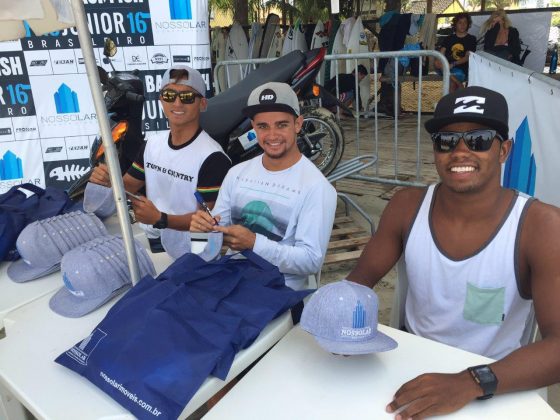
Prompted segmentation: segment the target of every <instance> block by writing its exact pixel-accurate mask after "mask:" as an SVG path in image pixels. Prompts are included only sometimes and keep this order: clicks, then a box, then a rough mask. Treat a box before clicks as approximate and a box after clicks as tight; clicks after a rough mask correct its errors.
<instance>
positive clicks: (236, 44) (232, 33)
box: [225, 22, 249, 88]
mask: <svg viewBox="0 0 560 420" xmlns="http://www.w3.org/2000/svg"><path fill="white" fill-rule="evenodd" d="M248 57H249V43H248V42H247V37H246V36H245V31H243V28H242V27H241V25H240V24H239V23H237V22H235V23H234V24H233V25H232V26H231V29H230V30H229V34H228V37H227V40H226V57H225V60H227V61H232V60H244V59H247V58H248ZM246 66H247V65H242V66H240V65H231V66H228V67H227V69H226V83H227V87H228V88H229V87H232V86H233V85H235V84H236V83H238V82H239V81H240V80H241V79H242V78H243V76H244V74H245V68H246Z"/></svg>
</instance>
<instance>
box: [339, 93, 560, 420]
mask: <svg viewBox="0 0 560 420" xmlns="http://www.w3.org/2000/svg"><path fill="white" fill-rule="evenodd" d="M426 129H427V130H428V132H430V133H431V137H432V141H433V147H434V158H435V164H436V168H437V171H438V174H439V176H440V178H441V182H440V183H439V184H437V185H435V186H434V185H433V186H430V187H428V188H408V189H403V190H401V191H399V192H398V193H397V194H395V196H394V197H393V199H392V200H391V202H390V203H389V204H388V205H387V208H386V209H385V211H384V212H383V215H382V216H381V221H380V223H379V228H378V230H377V232H376V233H375V235H374V236H373V237H372V238H371V240H370V242H369V243H368V245H367V247H366V248H365V249H364V252H363V253H362V256H361V257H360V259H359V261H358V264H357V266H356V267H355V268H354V270H353V271H352V272H351V273H350V275H349V276H348V279H349V280H352V281H355V282H357V283H361V284H364V285H367V286H369V287H372V286H373V285H375V284H376V283H377V282H378V281H379V280H380V279H381V278H382V277H383V276H384V275H385V274H386V273H387V272H388V271H389V270H390V269H391V268H392V267H393V266H394V265H395V263H396V262H397V261H398V259H399V258H400V256H401V255H402V254H404V258H405V262H406V272H407V276H408V280H409V286H408V293H407V297H406V306H405V322H404V327H405V328H406V329H407V330H408V331H409V332H411V333H414V334H417V335H420V336H422V337H426V338H430V339H433V340H436V341H439V342H443V343H446V344H449V345H452V346H455V347H460V348H463V349H465V350H468V351H471V352H474V353H478V354H482V355H485V356H487V357H491V358H493V359H497V360H498V361H497V362H495V363H492V364H489V365H483V366H475V367H469V368H466V369H465V370H464V371H462V372H459V373H455V374H436V373H431V374H425V375H422V376H419V377H417V378H415V379H413V380H411V381H409V382H407V383H406V384H404V385H403V386H401V388H400V389H399V390H397V392H396V394H395V396H394V399H393V401H391V402H390V403H389V405H388V406H387V411H389V412H395V411H397V410H399V409H401V408H403V407H405V409H404V410H403V411H401V412H400V413H399V414H397V415H396V418H399V419H405V418H424V417H427V416H433V415H439V414H445V413H449V412H453V411H455V410H458V409H459V408H461V407H462V406H464V405H465V404H467V403H468V402H469V401H472V400H474V399H476V398H479V399H486V398H490V397H492V395H493V394H495V393H505V392H509V391H518V390H523V389H533V388H539V387H543V386H547V385H550V384H553V383H556V382H559V381H560V357H558V355H559V354H560V265H559V264H558V259H559V257H560V241H558V238H559V237H560V210H559V209H558V208H556V207H553V206H550V205H547V204H544V203H541V202H539V201H537V200H533V199H531V198H529V197H527V196H525V195H523V194H520V193H518V192H517V191H514V190H511V189H506V188H503V187H501V185H500V179H501V165H502V164H503V163H504V162H505V161H506V159H507V157H508V154H509V152H510V150H511V147H512V140H510V139H509V135H508V107H507V103H506V101H505V98H504V97H503V96H502V95H500V94H499V93H496V92H494V91H491V90H489V89H485V88H482V87H478V86H471V87H468V88H466V89H462V90H459V91H456V92H454V93H452V94H449V95H447V96H445V97H444V98H442V99H441V101H440V102H439V103H438V105H437V107H436V111H435V113H434V118H432V119H431V120H429V121H427V122H426ZM532 304H534V309H535V313H536V317H537V320H538V324H539V328H540V331H541V334H542V341H539V342H536V343H534V344H531V345H528V346H524V347H521V343H520V340H521V337H522V334H523V330H524V328H525V325H526V320H527V317H528V315H529V312H530V310H531V305H532ZM407 405H408V406H407Z"/></svg>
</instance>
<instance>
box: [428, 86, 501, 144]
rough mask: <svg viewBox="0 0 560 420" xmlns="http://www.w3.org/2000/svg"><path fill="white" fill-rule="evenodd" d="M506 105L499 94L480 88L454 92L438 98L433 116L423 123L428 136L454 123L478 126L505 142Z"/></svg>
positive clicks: (468, 88) (473, 87)
mask: <svg viewBox="0 0 560 420" xmlns="http://www.w3.org/2000/svg"><path fill="white" fill-rule="evenodd" d="M508 119H509V114H508V104H507V102H506V98H504V96H503V95H502V94H501V93H498V92H495V91H493V90H490V89H486V88H484V87H482V86H469V87H466V88H464V89H459V90H456V91H455V92H453V93H450V94H448V95H445V96H444V97H443V98H441V99H440V101H439V102H438V104H437V106H436V110H435V112H434V117H433V118H432V119H430V120H428V121H426V123H425V124H424V126H425V127H426V130H428V133H434V132H436V131H439V130H440V129H441V127H444V126H446V125H448V124H452V123H456V122H473V123H479V124H482V125H485V126H487V127H488V128H492V129H494V130H496V131H497V132H498V134H500V135H501V136H502V138H503V139H509V125H508Z"/></svg>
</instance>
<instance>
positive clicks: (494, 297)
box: [463, 282, 506, 325]
mask: <svg viewBox="0 0 560 420" xmlns="http://www.w3.org/2000/svg"><path fill="white" fill-rule="evenodd" d="M505 299H506V288H505V287H497V288H480V287H477V286H475V285H473V284H472V283H469V282H467V294H466V297H465V307H464V308H463V318H465V319H466V320H468V321H472V322H476V323H477V324H489V325H500V324H501V323H502V322H503V320H504V316H505V314H504V308H505Z"/></svg>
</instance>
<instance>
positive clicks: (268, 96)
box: [243, 82, 300, 119]
mask: <svg viewBox="0 0 560 420" xmlns="http://www.w3.org/2000/svg"><path fill="white" fill-rule="evenodd" d="M260 112H287V113H289V114H293V115H295V116H296V117H297V116H299V114H300V110H299V100H298V97H297V95H296V93H295V92H294V91H293V89H292V88H291V87H290V85H288V84H287V83H280V82H268V83H265V84H264V85H261V86H258V87H256V88H255V89H253V91H252V92H251V94H250V95H249V99H248V100H247V106H246V107H245V108H243V114H244V115H245V116H246V117H249V118H251V119H252V118H254V116H255V115H256V114H258V113H260Z"/></svg>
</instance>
